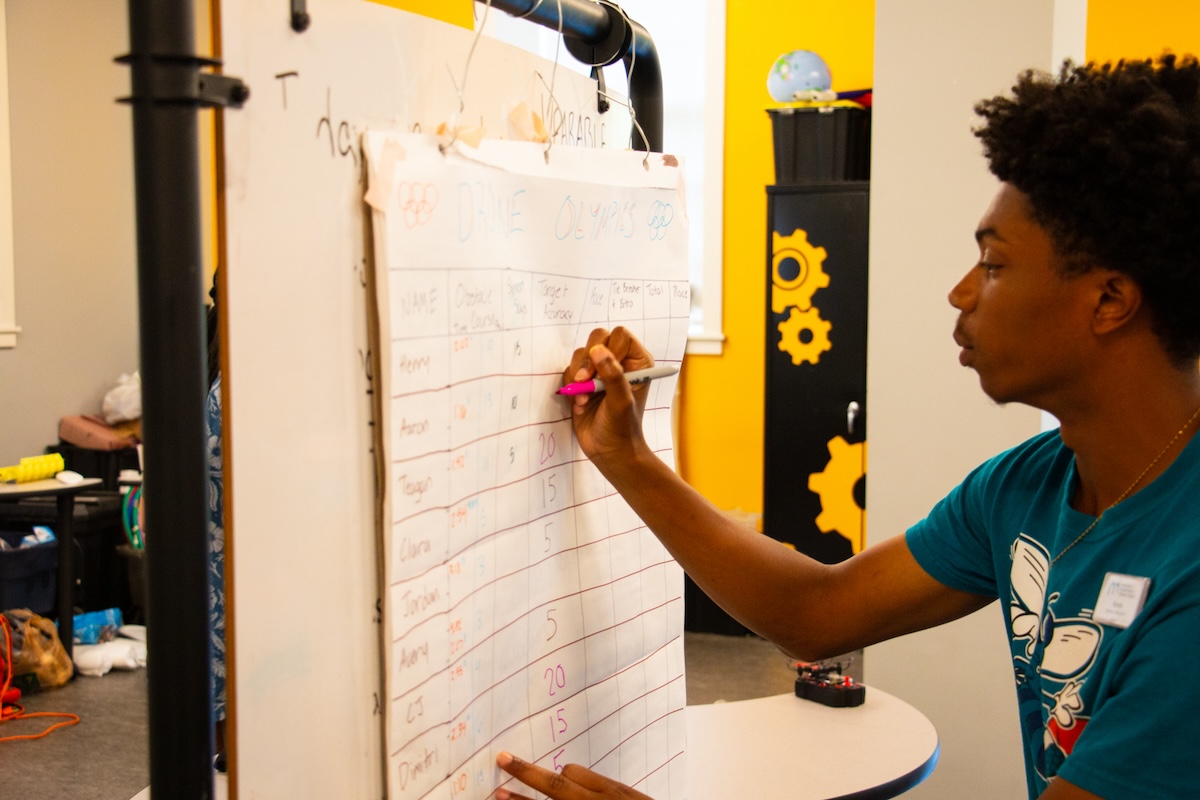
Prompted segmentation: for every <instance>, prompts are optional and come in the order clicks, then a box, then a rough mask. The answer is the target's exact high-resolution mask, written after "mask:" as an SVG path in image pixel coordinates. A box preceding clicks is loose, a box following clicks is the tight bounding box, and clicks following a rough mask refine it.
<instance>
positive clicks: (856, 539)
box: [808, 436, 867, 554]
mask: <svg viewBox="0 0 1200 800" xmlns="http://www.w3.org/2000/svg"><path fill="white" fill-rule="evenodd" d="M828 448H829V463H828V464H826V465H825V470H824V471H823V472H814V473H813V474H812V475H809V476H808V488H809V491H812V492H816V493H817V495H818V496H819V497H820V498H821V513H820V514H818V515H817V520H816V521H817V528H818V529H819V530H820V531H821V533H829V532H830V531H836V532H837V533H839V534H840V535H841V536H842V538H844V539H846V540H848V541H849V542H850V548H851V550H853V552H854V553H855V554H857V553H859V552H861V551H862V549H863V537H864V534H865V528H866V524H867V512H866V511H865V510H864V509H862V508H860V507H859V505H858V503H857V502H856V501H855V499H854V485H855V484H856V483H858V480H859V479H860V478H862V477H863V476H865V475H866V474H867V443H866V442H860V443H858V444H849V443H848V442H847V441H846V440H845V439H843V438H842V437H841V436H835V437H833V438H832V439H830V440H829V444H828Z"/></svg>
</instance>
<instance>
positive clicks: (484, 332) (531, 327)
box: [390, 314, 687, 343]
mask: <svg viewBox="0 0 1200 800" xmlns="http://www.w3.org/2000/svg"><path fill="white" fill-rule="evenodd" d="M677 319H687V317H677V316H672V315H671V314H667V315H665V316H664V315H661V314H660V315H656V316H652V317H647V316H644V315H643V316H641V317H637V318H636V319H608V320H596V321H594V322H583V321H582V320H581V321H579V322H569V323H568V322H539V323H536V324H534V323H530V324H528V325H516V326H513V327H511V328H505V327H503V326H501V327H497V328H482V329H480V330H470V331H462V332H461V333H433V334H429V333H424V334H420V335H418V336H393V337H391V339H390V341H391V342H393V343H395V342H416V341H421V340H428V339H451V338H453V339H462V338H464V337H467V336H493V335H496V334H504V333H520V332H521V331H536V330H541V329H543V328H581V327H582V326H584V325H591V326H592V327H593V328H596V327H601V326H604V325H613V324H614V323H616V324H615V325H614V327H620V326H628V325H630V324H641V323H645V322H662V321H664V320H665V321H667V322H670V321H672V320H677Z"/></svg>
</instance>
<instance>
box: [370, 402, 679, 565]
mask: <svg viewBox="0 0 1200 800" xmlns="http://www.w3.org/2000/svg"><path fill="white" fill-rule="evenodd" d="M647 410H649V409H647ZM672 451H674V446H671V447H658V449H655V450H653V451H652V452H653V453H654V455H655V456H659V458H661V457H662V456H661V453H667V452H672ZM442 452H450V451H436V452H433V453H425V455H426V456H428V455H438V453H442ZM415 458H424V456H416V457H415ZM407 461H413V459H407ZM587 462H588V458H587V457H583V458H571V459H569V461H564V462H562V463H559V464H554V465H553V467H546V468H545V469H539V470H538V471H536V473H530V474H529V475H527V476H526V477H518V479H516V480H512V481H509V482H506V483H497V485H496V486H492V487H488V488H486V489H479V491H476V492H472V493H470V494H464V495H462V497H461V498H458V499H455V500H451V501H450V503H449V504H448V505H438V506H428V507H427V509H421V510H420V511H416V512H413V513H410V515H408V516H407V517H401V518H400V519H394V521H392V522H391V525H392V527H394V528H395V527H396V525H401V524H403V523H406V522H409V521H410V519H415V518H418V517H420V516H422V515H426V513H430V512H432V511H449V510H450V509H451V507H454V506H456V505H461V504H463V503H467V501H468V500H470V499H472V498H478V497H480V495H484V494H487V493H488V492H496V491H497V489H505V488H509V487H510V486H516V485H517V483H522V482H524V481H530V480H533V479H535V477H538V476H539V475H541V474H544V473H548V471H551V470H556V469H560V468H563V467H571V465H574V464H582V463H587ZM394 463H402V462H394ZM614 494H617V492H610V493H607V494H602V495H600V497H599V498H593V499H592V500H584V501H583V503H572V504H571V505H568V506H563V507H562V509H558V510H556V511H548V512H546V513H544V515H540V516H538V517H530V518H529V519H527V521H526V522H524V523H521V524H528V523H530V522H536V521H539V519H542V518H544V517H550V516H553V515H556V513H562V512H563V511H565V510H568V509H576V507H578V506H581V505H584V504H587V503H592V501H593V500H599V499H602V498H611V497H613V495H614ZM516 527H518V525H511V527H509V528H505V529H503V530H512V528H516ZM498 533H500V531H498ZM490 535H491V534H490ZM484 539H486V536H485V537H484ZM479 541H482V539H481V540H479ZM462 553H463V551H460V552H458V553H455V554H454V555H451V557H449V558H451V559H452V558H457V557H458V555H461V554H462ZM448 560H449V559H448Z"/></svg>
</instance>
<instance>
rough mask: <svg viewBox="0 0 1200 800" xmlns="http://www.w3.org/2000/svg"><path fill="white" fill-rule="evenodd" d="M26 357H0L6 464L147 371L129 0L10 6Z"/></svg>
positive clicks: (43, 0) (16, 222)
mask: <svg viewBox="0 0 1200 800" xmlns="http://www.w3.org/2000/svg"><path fill="white" fill-rule="evenodd" d="M7 23H8V24H7V27H8V79H9V112H10V120H11V140H12V185H13V226H14V234H13V245H14V251H15V252H14V264H15V268H14V272H15V275H16V319H17V324H18V325H19V326H20V327H21V333H20V334H19V335H18V337H17V345H16V347H15V348H14V349H2V350H0V413H2V417H0V418H2V419H3V422H2V423H0V465H3V464H11V463H15V462H16V461H17V459H19V458H21V457H23V456H30V455H35V454H38V453H41V452H42V449H43V448H44V447H45V446H46V445H47V444H52V443H54V442H56V441H58V421H59V418H60V417H62V416H64V415H67V414H80V413H98V412H99V411H100V403H101V400H102V399H103V397H104V393H105V392H106V391H107V390H108V389H109V388H110V387H111V386H112V385H113V384H114V383H115V380H116V378H117V376H118V375H119V374H120V373H122V372H131V371H133V370H135V369H137V359H138V342H137V294H136V292H137V288H136V286H137V284H136V256H135V244H134V218H133V157H132V138H131V133H130V129H131V113H130V110H129V108H128V107H127V106H123V105H118V104H117V103H116V98H118V97H122V96H125V95H127V94H128V93H129V69H128V68H127V67H123V66H120V65H118V64H114V63H113V58H114V57H115V56H118V55H121V54H123V53H125V52H127V51H128V32H127V30H126V25H127V14H126V3H125V0H88V2H83V3H81V2H78V0H36V2H34V1H33V0H26V1H24V2H9V3H7Z"/></svg>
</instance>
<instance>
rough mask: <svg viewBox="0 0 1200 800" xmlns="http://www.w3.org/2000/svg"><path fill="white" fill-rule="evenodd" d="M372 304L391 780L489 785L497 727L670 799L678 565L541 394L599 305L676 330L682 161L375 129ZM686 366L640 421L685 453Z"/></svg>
mask: <svg viewBox="0 0 1200 800" xmlns="http://www.w3.org/2000/svg"><path fill="white" fill-rule="evenodd" d="M364 149H365V151H366V154H367V163H368V179H369V183H368V190H367V194H366V197H367V202H368V203H369V204H370V205H371V207H372V209H373V213H372V227H373V238H374V247H375V253H374V259H375V261H374V264H375V281H376V283H375V287H376V294H377V297H378V303H379V318H380V336H379V339H380V341H379V347H380V363H381V375H380V376H379V380H378V381H377V382H376V387H377V391H380V392H382V393H383V397H382V408H383V413H382V418H381V419H380V420H378V421H377V423H378V426H379V429H380V430H379V438H380V441H381V442H382V445H383V451H384V452H383V455H384V458H383V460H384V462H385V464H386V466H385V474H384V476H382V480H383V485H382V488H383V492H384V495H385V502H384V520H383V527H384V531H383V541H384V546H385V557H386V559H387V563H386V567H385V574H386V586H385V595H384V630H385V634H384V636H385V641H384V650H385V669H386V678H385V686H386V692H387V698H388V701H387V707H386V711H385V713H386V719H387V724H386V727H387V734H386V738H387V748H386V750H387V759H388V768H387V775H388V778H387V780H388V792H389V794H388V796H389V797H391V798H486V797H489V796H491V795H492V794H493V793H494V792H495V790H496V788H497V787H498V786H501V785H505V786H507V787H509V788H511V789H513V790H515V791H519V792H521V793H524V794H528V795H530V796H533V792H532V791H531V790H529V789H527V788H525V787H522V786H521V785H520V784H518V783H516V782H514V781H512V780H511V779H509V778H508V776H507V775H505V774H504V773H502V772H501V771H500V770H499V769H498V768H497V767H496V766H495V757H496V753H497V752H499V751H500V750H509V751H511V752H513V753H515V754H517V755H518V756H520V757H522V758H525V759H528V760H531V761H535V762H536V763H538V764H541V765H543V766H545V767H546V768H548V769H556V768H561V767H562V766H564V765H565V764H568V763H579V764H583V765H585V766H590V767H592V768H593V769H596V770H598V771H599V772H602V773H604V774H606V775H609V776H611V777H613V778H617V779H619V780H621V781H623V782H625V783H628V784H631V785H634V786H635V787H637V788H638V789H639V790H640V791H643V792H645V793H647V794H650V795H651V796H653V797H655V798H657V799H658V800H665V799H666V798H682V797H683V796H684V791H685V780H684V771H683V751H684V738H685V737H684V730H685V724H684V707H685V693H684V680H683V639H682V636H683V573H682V570H681V569H680V568H679V567H678V565H676V564H675V562H674V561H673V560H672V559H671V558H670V556H669V555H668V554H667V552H666V551H665V550H664V548H663V547H662V545H661V544H659V543H658V541H657V539H655V537H654V536H653V535H652V534H651V533H650V532H649V530H647V529H646V527H645V526H644V525H643V524H642V522H641V520H639V519H638V517H637V516H636V515H635V514H634V513H633V512H632V510H631V509H630V508H629V506H628V505H627V504H626V503H625V502H624V500H622V498H621V497H620V496H619V495H618V494H617V493H616V492H615V491H614V490H613V488H612V487H611V486H610V485H609V484H608V483H607V482H606V481H605V480H604V479H603V478H602V477H601V476H600V474H599V472H598V471H597V470H596V469H595V468H594V467H593V466H592V465H591V463H590V462H589V461H588V460H587V458H586V456H584V455H583V453H582V452H581V451H580V450H579V448H578V445H577V444H576V442H575V440H574V436H573V432H572V427H571V421H570V407H569V404H568V401H567V400H565V399H563V398H559V397H556V396H555V395H554V394H553V392H554V390H555V389H557V388H558V387H559V386H560V385H561V384H562V372H563V369H564V367H566V365H567V363H568V361H569V359H570V357H571V353H572V351H573V350H574V349H575V348H576V347H580V346H582V345H583V344H584V343H585V342H586V340H587V336H588V333H589V332H590V331H591V330H592V329H593V328H596V327H605V328H608V329H610V330H611V329H612V328H614V327H616V326H617V325H623V326H625V327H627V328H628V329H630V330H631V331H632V332H633V333H634V335H636V336H637V337H638V338H639V339H640V340H641V341H642V342H644V343H645V344H646V346H647V347H648V348H649V349H650V350H651V351H652V352H653V354H654V357H655V360H656V362H658V363H662V364H680V363H681V362H682V359H683V354H684V348H685V345H686V338H687V325H688V312H689V288H688V281H687V257H686V255H687V254H686V247H687V219H686V214H685V209H684V208H683V205H682V203H683V200H682V198H683V194H682V187H681V177H680V170H679V168H678V166H677V165H676V163H675V161H674V159H672V158H670V157H664V156H662V155H655V154H652V155H651V156H650V157H649V159H647V158H646V157H645V156H644V155H643V154H640V153H630V152H615V151H596V150H589V151H581V150H567V149H565V148H560V149H554V150H552V151H551V152H550V154H549V158H548V159H547V158H546V157H545V154H544V147H543V146H541V145H534V144H526V143H515V142H498V141H485V142H483V144H482V145H481V146H480V147H479V148H471V147H467V146H465V145H463V144H461V143H459V144H456V145H454V146H453V147H451V148H450V149H449V151H448V152H446V153H443V152H442V151H441V150H440V149H439V148H438V146H437V143H436V141H435V140H433V139H432V138H429V137H422V136H417V135H407V134H405V135H401V134H393V133H386V132H371V133H368V134H367V135H366V136H365V138H364ZM677 380H678V377H677V376H675V377H670V378H666V379H662V380H657V381H654V382H653V383H652V384H651V387H650V398H649V402H648V404H647V410H646V415H645V420H644V425H645V431H646V437H647V440H648V442H649V443H650V445H651V447H652V448H654V450H655V452H657V453H658V454H659V456H660V457H661V458H662V459H663V460H664V461H666V462H667V463H668V464H674V445H673V440H672V424H671V420H672V416H671V404H672V398H673V396H674V392H675V388H676V384H677Z"/></svg>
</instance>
